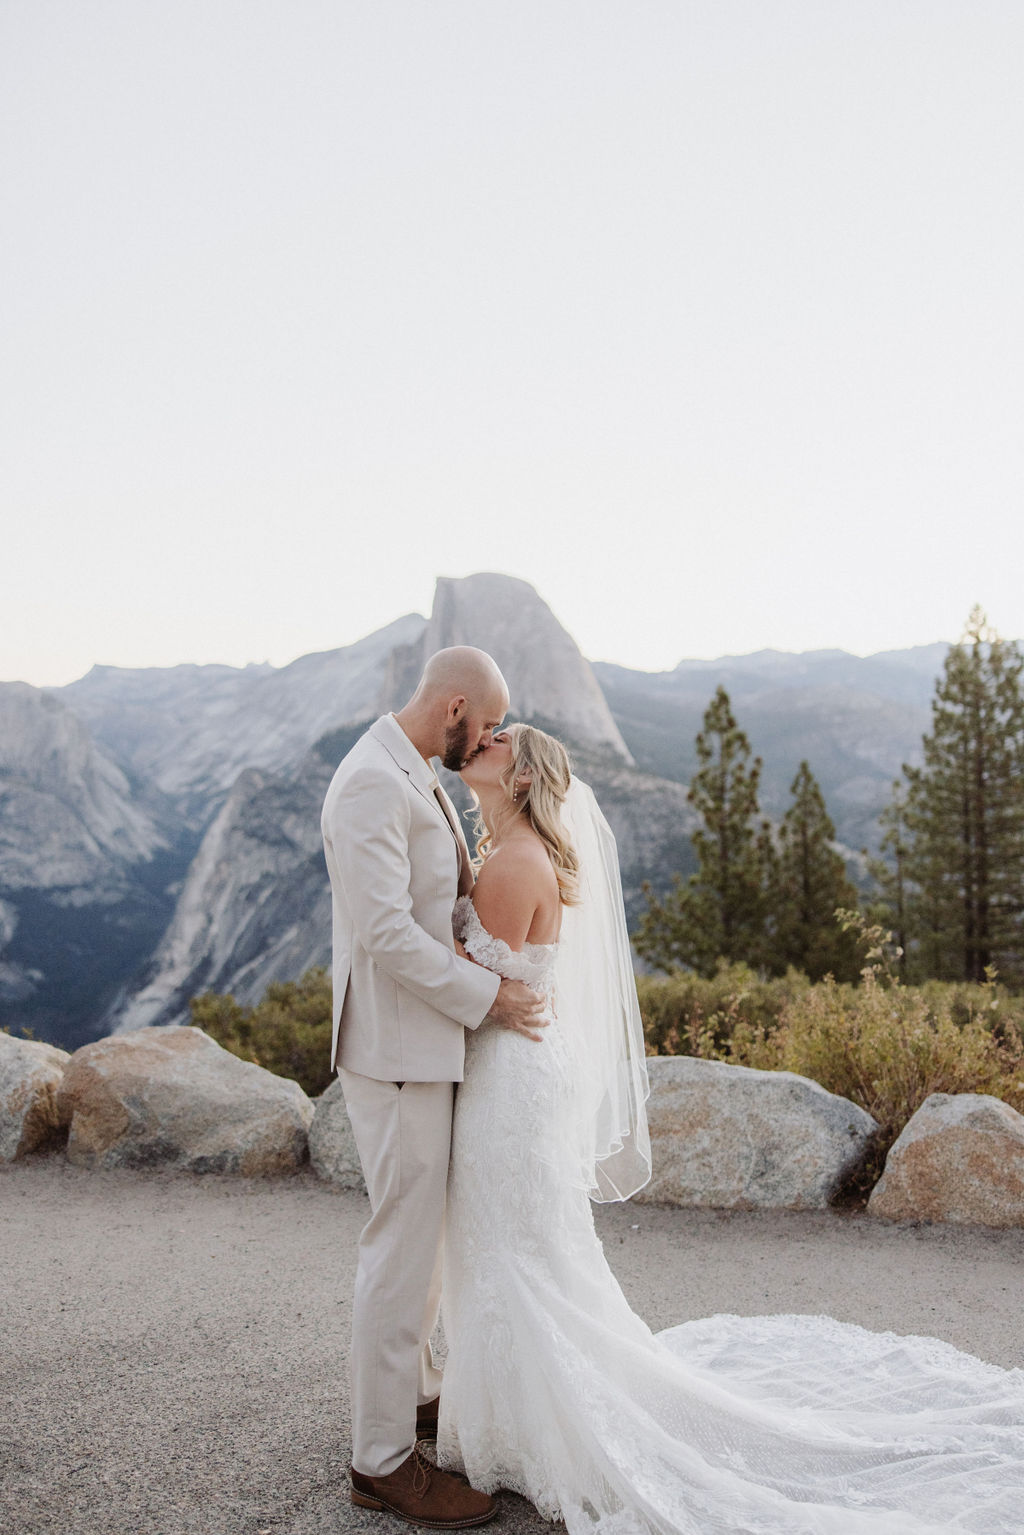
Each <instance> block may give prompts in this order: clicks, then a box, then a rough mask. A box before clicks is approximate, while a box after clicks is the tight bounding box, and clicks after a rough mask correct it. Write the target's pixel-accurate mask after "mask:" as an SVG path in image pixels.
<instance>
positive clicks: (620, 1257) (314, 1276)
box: [0, 1157, 1024, 1535]
mask: <svg viewBox="0 0 1024 1535" xmlns="http://www.w3.org/2000/svg"><path fill="white" fill-rule="evenodd" d="M365 1212H366V1202H365V1199H364V1198H363V1197H362V1196H361V1195H356V1194H344V1193H340V1192H336V1191H335V1190H333V1189H330V1188H328V1187H326V1186H325V1185H324V1184H321V1183H319V1182H318V1181H317V1179H316V1178H315V1176H314V1175H313V1174H312V1173H311V1172H310V1171H308V1170H307V1171H305V1172H304V1173H302V1174H301V1175H300V1176H298V1177H296V1178H294V1179H288V1180H279V1181H275V1182H263V1181H256V1180H247V1179H232V1178H226V1177H195V1176H190V1175H182V1174H152V1173H150V1174H141V1173H117V1174H97V1173H89V1172H84V1171H81V1170H79V1169H75V1168H71V1167H69V1166H68V1165H67V1164H66V1163H65V1162H64V1161H63V1160H62V1159H61V1158H59V1157H58V1158H52V1159H48V1160H43V1161H38V1162H35V1163H27V1164H18V1165H15V1166H12V1167H4V1168H2V1169H0V1284H2V1322H0V1361H2V1364H0V1371H2V1379H3V1386H2V1392H0V1397H2V1401H0V1412H2V1416H0V1424H2V1428H0V1436H2V1441H3V1442H2V1450H0V1482H2V1488H0V1531H3V1535H37V1532H41V1531H60V1532H61V1535H186V1532H187V1535H258V1532H261V1531H266V1532H272V1535H350V1532H354V1531H363V1530H366V1531H379V1532H381V1535H384V1532H394V1531H397V1530H399V1529H401V1528H404V1526H401V1525H399V1524H398V1523H397V1522H396V1521H393V1520H391V1519H389V1518H388V1517H387V1516H384V1515H375V1514H368V1513H365V1512H361V1511H359V1510H356V1509H353V1508H352V1506H351V1505H350V1503H349V1502H348V1498H347V1490H346V1473H347V1466H348V1404H347V1391H348V1385H347V1347H348V1326H349V1297H350V1294H351V1286H352V1274H353V1261H354V1253H355V1244H356V1238H357V1236H358V1233H359V1229H360V1226H361V1225H362V1222H363V1220H364V1219H365ZM597 1220H598V1227H599V1230H600V1232H601V1236H602V1238H603V1240H604V1244H605V1250H606V1253H607V1255H608V1258H609V1261H610V1262H611V1264H612V1267H613V1268H614V1269H615V1272H616V1274H617V1275H618V1277H619V1279H620V1282H621V1283H622V1286H623V1288H624V1290H625V1291H626V1294H627V1295H628V1297H629V1299H630V1301H631V1303H632V1304H633V1305H634V1307H635V1308H636V1309H637V1310H638V1311H639V1312H640V1313H641V1315H642V1316H643V1317H644V1318H645V1319H646V1320H647V1321H648V1322H649V1323H650V1324H651V1325H652V1326H653V1327H655V1328H660V1327H667V1326H670V1325H672V1324H673V1323H676V1322H681V1321H685V1320H687V1319H688V1318H691V1317H696V1316H704V1315H707V1314H709V1313H710V1312H714V1311H735V1312H739V1313H741V1314H753V1313H759V1312H777V1311H798V1312H815V1311H825V1312H828V1313H829V1314H831V1315H832V1316H836V1317H839V1318H840V1319H842V1320H844V1321H853V1322H860V1323H862V1324H863V1325H865V1326H868V1327H877V1328H891V1329H893V1330H894V1331H897V1332H923V1333H932V1334H934V1335H936V1336H937V1337H940V1338H944V1339H946V1340H947V1341H948V1342H951V1343H954V1344H956V1345H957V1346H958V1347H960V1348H964V1349H967V1350H969V1351H970V1352H971V1353H975V1354H978V1355H980V1356H981V1357H982V1358H984V1359H990V1360H993V1361H994V1362H996V1363H999V1364H1004V1365H1018V1366H1024V1320H1022V1314H1021V1307H1020V1299H1021V1294H1022V1290H1024V1231H1012V1232H989V1231H985V1230H983V1229H980V1228H977V1227H962V1228H956V1227H940V1226H915V1225H897V1226H890V1225H886V1224H883V1223H881V1222H876V1221H874V1220H872V1219H869V1218H868V1217H867V1216H865V1215H863V1214H833V1213H830V1212H823V1213H813V1214H746V1213H745V1214H740V1213H736V1214H731V1213H720V1212H712V1211H692V1210H667V1209H658V1208H654V1207H641V1206H630V1205H627V1206H624V1207H618V1206H612V1207H608V1208H605V1209H601V1210H599V1211H598V1213H597ZM490 1528H492V1529H495V1530H502V1531H520V1532H527V1531H529V1532H540V1531H542V1530H550V1526H548V1525H546V1524H545V1523H544V1522H543V1521H542V1520H541V1519H539V1518H538V1516H537V1515H536V1514H535V1512H534V1511H533V1509H532V1508H531V1507H530V1506H529V1505H527V1504H525V1503H523V1502H522V1501H521V1500H520V1499H518V1498H515V1497H513V1496H511V1495H510V1494H506V1495H503V1497H502V1510H501V1514H500V1516H499V1518H498V1520H497V1521H496V1522H495V1524H493V1525H492V1526H490Z"/></svg>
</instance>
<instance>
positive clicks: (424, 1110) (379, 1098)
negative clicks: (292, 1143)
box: [338, 1067, 455, 1476]
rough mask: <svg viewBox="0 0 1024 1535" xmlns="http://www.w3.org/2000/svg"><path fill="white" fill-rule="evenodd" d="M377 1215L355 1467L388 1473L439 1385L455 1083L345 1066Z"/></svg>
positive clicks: (363, 1279)
mask: <svg viewBox="0 0 1024 1535" xmlns="http://www.w3.org/2000/svg"><path fill="white" fill-rule="evenodd" d="M338 1075H339V1077H340V1078H341V1086H342V1092H343V1093H344V1095H345V1106H346V1108H347V1109H348V1115H349V1119H350V1120H351V1123H352V1132H353V1134H354V1136H355V1142H356V1149H357V1150H358V1152H359V1160H360V1162H361V1163H362V1167H363V1175H364V1177H365V1178H366V1187H367V1191H368V1193H369V1196H370V1209H371V1211H372V1214H371V1216H370V1219H369V1221H368V1223H367V1225H366V1226H365V1227H364V1228H363V1231H362V1233H361V1235H360V1238H359V1253H358V1259H357V1262H356V1282H355V1294H354V1297H353V1301H352V1355H351V1382H352V1465H353V1468H354V1469H355V1470H356V1471H359V1472H361V1473H362V1474H363V1475H364V1476H387V1475H388V1474H389V1473H390V1472H392V1471H394V1470H395V1468H396V1467H397V1466H400V1465H401V1463H402V1461H403V1460H405V1458H406V1457H407V1456H408V1455H409V1454H410V1453H411V1451H412V1449H413V1446H414V1445H415V1443H416V1408H417V1405H418V1404H420V1403H423V1402H429V1401H432V1400H433V1399H434V1397H436V1396H437V1395H438V1393H439V1392H440V1389H441V1372H440V1370H439V1369H438V1368H437V1367H436V1365H435V1363H434V1358H433V1353H432V1350H431V1346H430V1337H431V1334H432V1333H433V1331H434V1328H435V1326H436V1325H437V1318H438V1313H439V1310H440V1304H441V1262H442V1252H443V1242H444V1207H445V1193H446V1188H447V1183H448V1162H449V1159H450V1157H451V1143H452V1106H453V1103H454V1098H455V1084H454V1083H453V1082H405V1083H402V1084H399V1083H397V1082H379V1081H377V1080H376V1079H375V1078H373V1077H363V1076H359V1075H357V1074H356V1073H355V1072H352V1071H347V1070H346V1069H345V1068H344V1067H339V1069H338Z"/></svg>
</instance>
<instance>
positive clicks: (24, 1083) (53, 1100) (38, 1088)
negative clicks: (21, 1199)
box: [0, 1033, 70, 1162]
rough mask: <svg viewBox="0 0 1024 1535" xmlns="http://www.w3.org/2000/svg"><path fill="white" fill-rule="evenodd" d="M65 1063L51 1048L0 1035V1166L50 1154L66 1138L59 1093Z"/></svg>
mask: <svg viewBox="0 0 1024 1535" xmlns="http://www.w3.org/2000/svg"><path fill="white" fill-rule="evenodd" d="M69 1060H70V1056H69V1055H68V1054H67V1052H66V1051H65V1050H58V1049H57V1047H56V1046H55V1045H44V1044H42V1043H41V1042H40V1041H39V1040H35V1039H17V1038H15V1036H14V1035H12V1034H3V1033H0V1162H14V1161H15V1160H17V1159H18V1158H19V1157H25V1156H28V1155H29V1153H30V1152H33V1151H52V1150H55V1149H56V1148H57V1147H58V1146H60V1145H62V1144H63V1142H64V1141H65V1140H66V1139H67V1133H68V1117H67V1111H66V1109H65V1108H62V1107H61V1106H60V1105H59V1103H58V1092H59V1089H60V1085H61V1082H62V1080H63V1077H64V1067H65V1065H66V1064H67V1062H68V1061H69Z"/></svg>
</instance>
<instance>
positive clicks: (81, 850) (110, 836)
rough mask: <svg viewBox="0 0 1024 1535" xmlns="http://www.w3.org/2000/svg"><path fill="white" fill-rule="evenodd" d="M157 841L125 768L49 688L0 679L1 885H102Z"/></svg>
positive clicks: (87, 887) (144, 856)
mask: <svg viewBox="0 0 1024 1535" xmlns="http://www.w3.org/2000/svg"><path fill="white" fill-rule="evenodd" d="M162 845H163V839H162V837H161V835H160V832H159V831H158V830H157V828H156V826H155V825H154V823H153V818H152V816H151V815H150V813H149V812H148V811H147V809H146V808H145V807H144V806H142V805H140V804H139V803H138V801H137V799H136V796H135V794H134V792H133V790H132V787H131V785H130V784H129V782H128V779H127V778H126V777H125V774H124V773H123V772H122V771H121V769H120V768H119V767H118V766H117V764H116V763H115V762H114V761H112V760H111V758H110V757H109V756H108V755H107V753H106V752H105V751H104V750H103V749H102V748H101V747H99V746H97V745H96V743H95V742H94V741H93V740H92V738H91V737H90V734H89V731H88V730H87V728H86V727H85V725H84V724H83V723H82V721H81V720H80V719H79V718H78V717H77V715H75V714H74V713H72V711H71V710H70V709H69V708H67V706H66V705H65V704H64V703H62V702H61V700H60V699H59V698H57V697H55V696H54V695H53V694H52V693H46V692H43V691H42V690H41V689H40V688H33V687H29V686H28V684H27V683H24V682H2V683H0V889H2V890H4V891H5V892H11V891H18V890H51V889H54V888H59V889H62V890H68V889H72V888H78V889H81V890H82V891H83V893H84V894H86V895H87V894H89V892H90V888H91V887H93V886H95V885H96V884H100V885H102V886H103V887H104V888H105V889H109V888H110V886H111V885H116V884H117V883H118V882H119V881H120V879H121V878H122V877H123V871H124V869H125V868H126V866H128V865H131V864H134V863H138V862H139V861H140V860H143V859H147V858H150V857H152V855H153V853H154V852H155V851H156V849H157V848H158V847H161V846H162Z"/></svg>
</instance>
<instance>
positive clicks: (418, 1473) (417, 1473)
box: [412, 1445, 434, 1498]
mask: <svg viewBox="0 0 1024 1535" xmlns="http://www.w3.org/2000/svg"><path fill="white" fill-rule="evenodd" d="M412 1453H413V1457H414V1465H413V1468H412V1495H413V1497H414V1498H422V1497H424V1496H425V1495H426V1494H427V1493H428V1492H429V1491H430V1476H431V1472H432V1471H433V1469H434V1468H433V1466H432V1465H431V1464H430V1462H429V1460H424V1458H423V1456H422V1455H421V1454H420V1448H419V1445H416V1447H415V1448H414V1450H413V1452H412Z"/></svg>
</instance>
